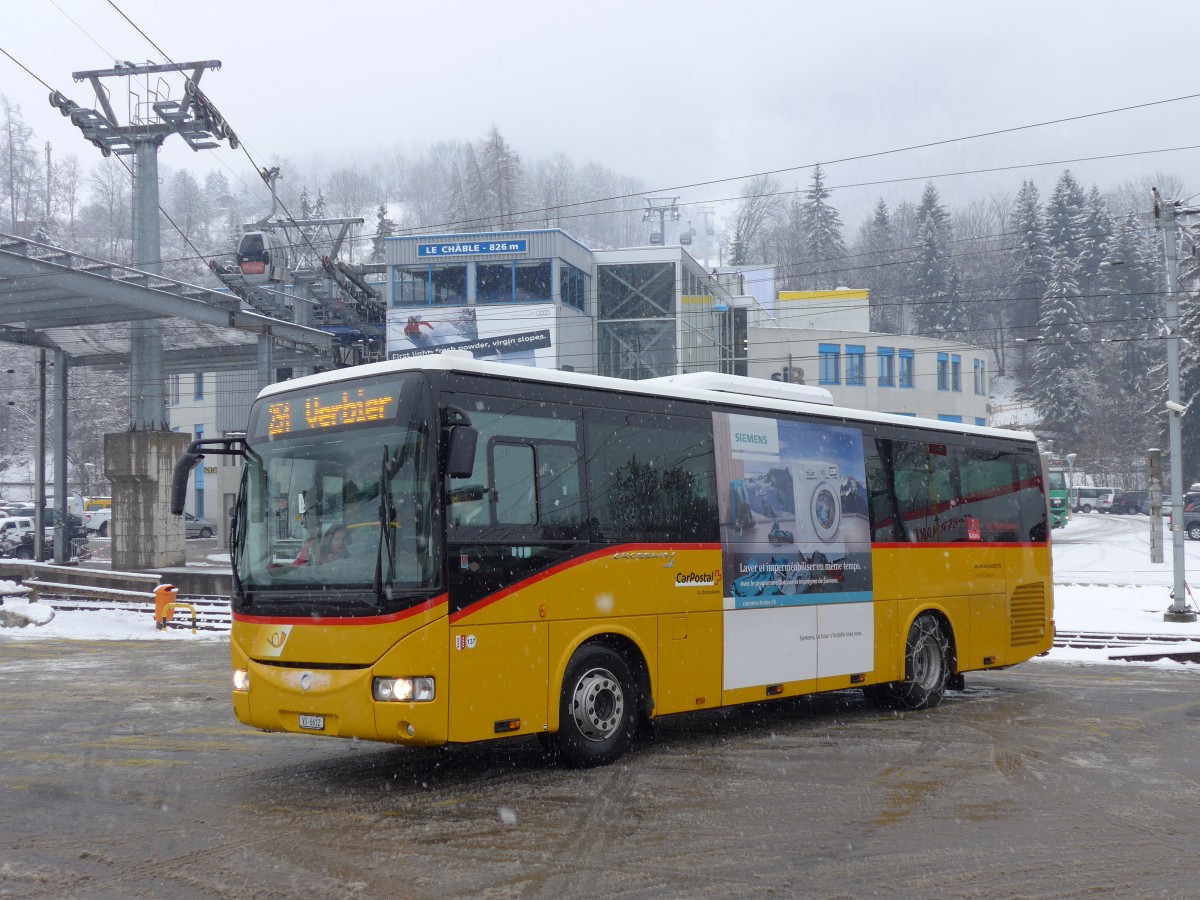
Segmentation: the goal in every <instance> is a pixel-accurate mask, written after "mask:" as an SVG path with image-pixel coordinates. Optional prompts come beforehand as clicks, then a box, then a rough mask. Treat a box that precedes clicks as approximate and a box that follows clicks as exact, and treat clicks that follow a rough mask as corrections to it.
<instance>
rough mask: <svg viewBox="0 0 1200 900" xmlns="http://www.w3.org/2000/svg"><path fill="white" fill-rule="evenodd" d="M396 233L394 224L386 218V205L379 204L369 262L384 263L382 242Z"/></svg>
mask: <svg viewBox="0 0 1200 900" xmlns="http://www.w3.org/2000/svg"><path fill="white" fill-rule="evenodd" d="M395 233H396V223H395V222H393V221H392V220H391V219H389V218H388V209H387V204H386V203H380V204H379V207H378V208H377V209H376V210H375V234H374V236H373V237H372V238H371V262H373V263H381V262H383V261H384V257H385V254H384V250H383V248H384V241H385V240H386V239H387V238H388V237H390V236H391V235H393V234H395Z"/></svg>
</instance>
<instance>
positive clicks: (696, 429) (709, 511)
mask: <svg viewBox="0 0 1200 900" xmlns="http://www.w3.org/2000/svg"><path fill="white" fill-rule="evenodd" d="M585 423H586V427H585V430H586V438H587V440H586V444H587V460H588V469H587V481H588V497H589V501H590V509H591V513H592V517H593V522H592V525H593V529H594V530H595V532H596V533H595V534H594V535H593V537H594V538H596V539H598V540H611V541H688V542H691V541H715V540H718V539H719V527H720V526H719V523H718V518H719V517H718V514H717V495H716V489H715V485H716V457H715V455H714V453H713V438H712V424H711V422H710V421H705V420H703V419H691V418H685V417H682V416H662V415H659V416H649V415H641V414H637V413H626V412H621V413H612V412H603V413H602V412H599V411H595V412H589V413H588V415H587V417H586V419H585Z"/></svg>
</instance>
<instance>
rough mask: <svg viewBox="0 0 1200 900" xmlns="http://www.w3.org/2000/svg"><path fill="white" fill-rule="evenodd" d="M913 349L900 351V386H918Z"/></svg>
mask: <svg viewBox="0 0 1200 900" xmlns="http://www.w3.org/2000/svg"><path fill="white" fill-rule="evenodd" d="M913 364H914V359H913V351H911V350H901V351H900V387H902V388H910V387H915V386H916V381H915V375H914V373H913V367H914V366H913Z"/></svg>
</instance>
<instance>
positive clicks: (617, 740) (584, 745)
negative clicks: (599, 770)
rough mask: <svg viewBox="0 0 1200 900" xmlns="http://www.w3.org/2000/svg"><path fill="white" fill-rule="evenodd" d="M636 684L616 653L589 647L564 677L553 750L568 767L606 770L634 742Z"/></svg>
mask: <svg viewBox="0 0 1200 900" xmlns="http://www.w3.org/2000/svg"><path fill="white" fill-rule="evenodd" d="M636 685H637V683H636V681H635V680H634V677H633V673H632V672H631V671H630V669H629V664H628V663H627V662H626V661H625V657H623V656H622V655H621V654H620V653H618V652H617V651H616V650H613V649H612V648H611V647H606V646H604V645H602V644H585V645H584V646H582V647H580V648H579V649H578V650H577V651H575V655H574V656H573V657H571V662H570V664H569V665H568V666H567V672H566V675H565V676H564V677H563V686H562V697H561V699H560V703H559V714H558V733H557V734H556V735H555V736H554V749H555V750H556V751H557V752H558V755H559V756H560V757H561V758H562V759H563V761H564V762H566V763H567V764H568V765H570V766H574V767H577V768H588V767H591V766H604V765H608V764H609V763H611V762H613V761H614V760H615V759H617V758H618V757H620V756H621V755H622V754H623V753H624V752H625V751H626V750H628V749H629V745H630V744H631V743H632V741H633V737H634V733H635V732H636V730H637V721H638V709H639V703H638V691H637V686H636Z"/></svg>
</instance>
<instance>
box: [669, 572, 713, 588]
mask: <svg viewBox="0 0 1200 900" xmlns="http://www.w3.org/2000/svg"><path fill="white" fill-rule="evenodd" d="M720 583H721V570H720V569H714V570H713V571H711V572H679V573H677V574H676V575H675V587H680V588H686V587H713V586H714V585H718V584H720Z"/></svg>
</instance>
